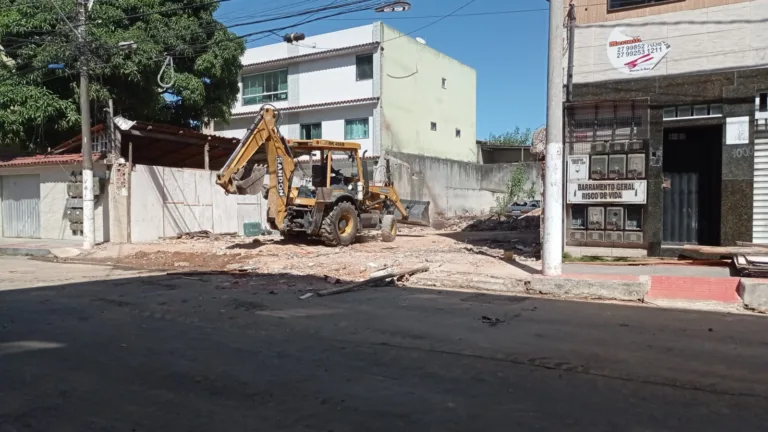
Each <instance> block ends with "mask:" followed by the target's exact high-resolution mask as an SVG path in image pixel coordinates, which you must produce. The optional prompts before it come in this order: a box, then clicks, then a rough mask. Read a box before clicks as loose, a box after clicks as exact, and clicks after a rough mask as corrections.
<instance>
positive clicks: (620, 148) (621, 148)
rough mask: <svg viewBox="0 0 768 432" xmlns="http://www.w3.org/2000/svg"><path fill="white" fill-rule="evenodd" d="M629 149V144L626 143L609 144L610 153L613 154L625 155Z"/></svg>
mask: <svg viewBox="0 0 768 432" xmlns="http://www.w3.org/2000/svg"><path fill="white" fill-rule="evenodd" d="M626 148H627V143H625V142H612V143H610V144H608V151H610V152H611V153H624V152H625V151H626Z"/></svg>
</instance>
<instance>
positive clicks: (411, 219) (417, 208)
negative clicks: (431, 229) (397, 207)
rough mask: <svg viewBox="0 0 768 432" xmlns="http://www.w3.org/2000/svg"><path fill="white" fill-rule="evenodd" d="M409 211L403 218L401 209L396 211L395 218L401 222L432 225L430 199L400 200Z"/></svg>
mask: <svg viewBox="0 0 768 432" xmlns="http://www.w3.org/2000/svg"><path fill="white" fill-rule="evenodd" d="M400 202H401V203H402V204H403V207H405V210H406V211H407V212H408V217H407V218H403V215H401V214H400V212H399V211H395V218H396V219H397V221H398V222H399V223H401V224H405V225H422V226H430V219H429V201H417V200H400Z"/></svg>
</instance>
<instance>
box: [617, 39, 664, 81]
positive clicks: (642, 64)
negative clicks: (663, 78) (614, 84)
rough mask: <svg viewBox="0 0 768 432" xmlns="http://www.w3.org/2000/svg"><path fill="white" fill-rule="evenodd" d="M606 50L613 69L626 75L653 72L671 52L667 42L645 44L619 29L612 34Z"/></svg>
mask: <svg viewBox="0 0 768 432" xmlns="http://www.w3.org/2000/svg"><path fill="white" fill-rule="evenodd" d="M606 48H607V50H608V59H609V60H610V61H611V64H612V65H613V67H615V68H616V69H618V70H619V71H620V72H624V73H626V74H638V73H644V72H648V71H650V70H652V69H653V68H654V67H656V65H657V64H658V63H659V62H660V61H661V59H663V58H664V56H666V55H667V53H668V52H669V44H668V43H666V42H643V40H642V39H640V38H639V37H631V36H626V35H625V34H624V33H622V32H621V30H619V29H618V28H615V29H613V31H612V32H611V35H610V36H609V37H608V45H607V47H606Z"/></svg>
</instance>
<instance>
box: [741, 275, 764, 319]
mask: <svg viewBox="0 0 768 432" xmlns="http://www.w3.org/2000/svg"><path fill="white" fill-rule="evenodd" d="M739 297H741V299H742V301H743V302H744V307H746V308H747V309H750V310H753V311H756V312H762V313H768V279H747V278H742V279H741V280H740V281H739Z"/></svg>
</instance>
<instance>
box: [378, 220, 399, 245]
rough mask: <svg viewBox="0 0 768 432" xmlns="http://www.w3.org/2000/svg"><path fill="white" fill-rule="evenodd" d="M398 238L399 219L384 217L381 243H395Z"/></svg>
mask: <svg viewBox="0 0 768 432" xmlns="http://www.w3.org/2000/svg"><path fill="white" fill-rule="evenodd" d="M395 238H397V219H395V216H394V215H384V217H382V218H381V241H383V242H387V243H389V242H393V241H395Z"/></svg>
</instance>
